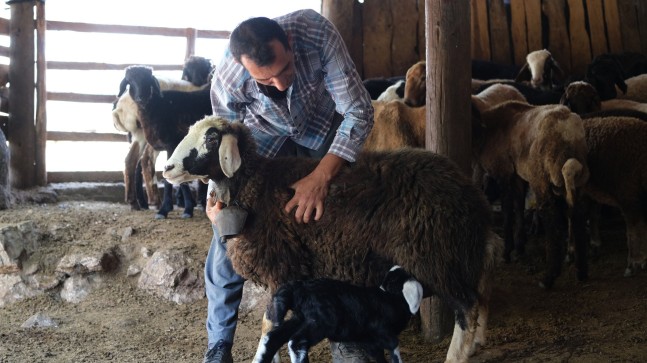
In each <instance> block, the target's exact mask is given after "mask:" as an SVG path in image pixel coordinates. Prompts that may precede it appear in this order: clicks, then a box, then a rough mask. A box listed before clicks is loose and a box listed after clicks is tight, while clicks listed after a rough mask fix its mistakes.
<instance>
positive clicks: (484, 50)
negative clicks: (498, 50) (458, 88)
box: [470, 0, 492, 61]
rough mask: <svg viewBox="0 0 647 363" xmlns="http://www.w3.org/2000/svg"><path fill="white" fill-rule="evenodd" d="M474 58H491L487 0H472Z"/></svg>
mask: <svg viewBox="0 0 647 363" xmlns="http://www.w3.org/2000/svg"><path fill="white" fill-rule="evenodd" d="M470 7H471V28H470V29H471V33H472V58H473V59H481V60H488V61H489V60H490V59H491V57H492V54H491V52H490V31H489V22H488V15H487V1H482V0H471V1H470Z"/></svg>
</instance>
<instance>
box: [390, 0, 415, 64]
mask: <svg viewBox="0 0 647 363" xmlns="http://www.w3.org/2000/svg"><path fill="white" fill-rule="evenodd" d="M416 2H417V0H397V2H396V1H391V3H390V4H391V14H392V16H393V24H398V26H394V27H393V40H392V41H391V59H392V62H391V69H392V71H391V74H392V75H394V76H397V75H402V76H404V75H405V74H406V73H407V70H408V69H409V68H410V67H411V66H412V65H414V64H415V63H416V62H418V61H419V60H420V59H421V58H420V57H419V55H418V52H417V48H418V39H416V37H415V36H414V35H415V34H417V33H418V7H417V5H416ZM385 5H386V4H385Z"/></svg>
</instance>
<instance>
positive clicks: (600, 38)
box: [586, 0, 609, 57]
mask: <svg viewBox="0 0 647 363" xmlns="http://www.w3.org/2000/svg"><path fill="white" fill-rule="evenodd" d="M586 10H587V13H588V17H589V31H590V32H591V51H592V55H591V56H592V57H595V56H598V55H600V54H604V53H608V52H609V47H608V46H607V36H606V32H605V30H604V12H603V7H602V0H586Z"/></svg>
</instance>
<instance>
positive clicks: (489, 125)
mask: <svg viewBox="0 0 647 363" xmlns="http://www.w3.org/2000/svg"><path fill="white" fill-rule="evenodd" d="M473 97H474V96H473ZM473 105H474V111H475V112H474V114H473V116H474V120H473V140H474V141H473V146H474V153H475V155H476V157H477V161H478V163H479V164H480V166H481V167H482V168H483V169H484V170H485V171H486V172H487V173H488V174H489V175H490V176H492V177H493V178H495V179H496V180H498V181H500V182H503V183H504V184H506V186H505V187H504V188H502V189H503V190H508V189H510V188H511V187H512V186H519V185H520V180H519V179H521V180H523V181H525V182H527V183H528V185H529V186H530V188H532V190H533V192H534V193H535V195H536V198H537V204H538V210H539V212H540V214H541V215H542V216H543V221H544V223H545V225H546V231H547V240H548V243H547V248H548V251H547V256H548V258H547V259H548V261H547V262H548V271H547V273H546V275H545V277H544V279H543V281H542V282H541V285H542V286H543V287H545V288H549V287H551V286H552V285H553V283H554V281H555V278H557V276H559V274H560V271H561V263H562V261H563V260H564V251H565V249H564V248H563V242H564V240H563V237H562V236H561V235H560V234H559V232H560V227H564V225H565V220H566V219H565V216H563V215H561V213H562V212H563V211H562V209H561V208H560V207H559V204H560V200H565V201H566V203H567V204H568V206H569V207H570V208H573V207H574V205H575V203H576V189H577V188H579V187H581V186H582V185H583V184H584V183H585V182H586V180H587V178H588V169H587V166H586V155H587V145H586V141H585V135H584V128H583V126H582V120H581V118H580V117H579V116H577V115H576V114H574V113H572V112H571V111H570V110H569V109H568V108H567V107H565V106H562V105H545V106H532V105H529V104H527V103H524V102H519V101H510V102H505V103H502V104H500V105H498V106H495V107H489V106H488V105H484V104H482V102H480V101H476V102H474V103H473ZM517 189H518V188H517ZM513 193H515V195H514V196H513V198H514V199H517V198H521V199H523V197H524V196H525V193H523V194H521V195H519V193H520V191H519V190H515V191H514V192H513ZM564 229H565V228H564ZM516 242H517V244H518V245H517V248H519V247H523V246H520V245H519V242H518V241H516ZM512 249H513V246H512V239H511V238H510V236H508V234H507V233H506V250H505V256H506V259H508V260H509V259H510V253H511V252H512ZM519 252H523V250H522V251H519ZM578 262H581V263H582V264H584V265H581V268H580V270H578V278H580V279H584V278H586V273H587V271H586V266H585V263H586V261H578Z"/></svg>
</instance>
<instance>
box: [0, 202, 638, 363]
mask: <svg viewBox="0 0 647 363" xmlns="http://www.w3.org/2000/svg"><path fill="white" fill-rule="evenodd" d="M154 214H155V212H154V211H153V210H148V211H131V210H130V209H129V208H128V207H127V206H126V205H125V204H119V203H106V202H88V201H84V202H59V203H54V204H45V205H35V204H23V205H19V206H16V207H14V208H12V209H10V210H5V211H0V223H7V222H18V221H24V220H32V221H34V222H36V224H37V225H38V226H39V227H40V228H41V229H42V230H45V231H50V232H49V233H48V234H46V235H45V239H44V240H43V241H42V247H41V251H40V252H39V253H43V254H47V255H49V256H54V257H50V259H54V258H57V257H60V256H62V255H63V254H64V253H65V252H66V251H67V250H68V249H69V248H70V247H71V245H72V244H85V245H92V244H97V245H103V246H105V245H119V244H122V243H123V242H121V234H122V233H121V231H122V230H123V229H125V228H127V227H132V228H133V231H134V233H133V235H132V236H131V237H130V238H129V239H128V241H127V243H128V244H131V245H132V246H134V247H137V246H146V247H148V248H149V249H151V250H152V251H154V250H156V249H158V248H163V247H166V248H168V247H172V246H175V247H178V248H182V249H183V250H184V251H186V252H187V253H188V254H189V255H191V256H192V257H194V260H195V263H196V265H197V266H198V267H197V269H198V270H201V269H202V266H203V263H204V258H205V256H206V253H207V249H208V243H209V241H210V239H211V229H210V226H209V223H208V220H207V219H206V217H205V215H204V213H203V212H201V211H198V212H196V215H195V217H194V218H193V219H189V220H183V219H181V218H180V217H179V214H180V212H179V210H178V209H177V208H176V210H175V211H173V212H172V213H171V214H170V215H169V218H168V219H166V220H154V219H153V215H154ZM602 227H603V239H604V246H603V250H602V256H601V257H600V258H599V259H598V260H596V261H594V262H592V266H591V268H590V270H591V273H590V275H591V277H590V279H589V280H588V281H586V282H585V283H579V282H577V280H576V278H575V276H574V273H573V271H572V270H571V269H570V268H569V267H566V268H565V271H564V272H563V274H562V276H561V277H560V278H559V279H558V281H557V283H556V285H555V287H554V288H553V289H552V290H550V291H544V290H542V289H540V288H539V287H538V284H537V281H539V279H540V277H541V272H542V271H543V263H542V262H541V259H539V258H537V259H534V260H533V261H529V262H524V263H513V264H508V265H505V264H504V265H502V266H500V269H499V273H498V275H497V278H496V285H495V288H494V292H493V298H492V301H491V315H490V326H489V334H488V335H489V341H488V343H487V345H486V346H485V347H483V348H481V349H480V350H479V351H478V352H477V354H476V355H475V357H474V358H472V359H471V360H470V361H471V362H645V361H647V289H646V287H647V272H644V271H643V272H641V273H640V274H639V275H638V276H635V277H632V278H624V277H622V273H623V270H624V267H625V260H626V255H627V249H626V245H625V242H624V231H623V226H622V223H621V219H619V218H618V217H617V216H615V217H613V218H611V219H610V220H607V221H606V222H605V223H604V225H603V226H602ZM61 230H62V231H65V234H64V236H65V237H64V238H61V234H60V233H59V234H54V233H51V231H61ZM535 243H536V242H535ZM532 247H533V245H532V244H531V246H530V250H531V253H534V255H535V256H540V255H541V254H540V253H539V252H537V251H538V250H537V248H536V247H537V246H536V245H535V250H534V252H532V250H533V248H532ZM126 268H127V265H123V266H121V268H120V269H119V270H118V271H117V272H115V273H112V274H110V275H107V276H104V283H103V285H102V287H101V288H99V289H97V290H95V291H94V292H92V293H91V294H90V296H89V297H88V298H87V299H86V300H85V301H83V302H81V303H78V304H72V303H67V302H64V301H62V300H61V299H60V297H58V296H57V295H56V294H54V293H51V294H44V295H41V296H38V297H35V298H29V299H25V300H22V301H20V302H18V303H14V304H11V305H8V306H5V307H4V308H0V362H3V363H5V362H12V363H13V362H20V363H22V362H124V363H126V362H200V361H201V359H202V355H203V352H204V349H205V345H206V333H205V328H204V319H205V311H206V305H207V302H206V300H205V299H202V300H200V301H198V302H196V303H192V304H187V305H178V304H176V303H173V302H169V301H164V300H162V299H161V298H158V297H154V296H151V295H149V294H147V293H145V292H143V291H142V290H139V289H138V288H137V286H136V285H137V279H136V278H135V277H126V273H125V271H126ZM38 312H41V313H43V314H46V315H48V316H50V317H51V318H53V319H54V320H55V321H56V322H57V323H58V327H57V328H48V329H45V328H30V329H23V328H21V327H20V326H21V324H23V322H25V321H26V320H27V319H28V318H29V317H31V316H32V315H34V314H36V313H38ZM260 316H261V312H260V311H258V312H254V313H250V314H248V315H246V316H242V317H241V319H240V323H239V329H238V331H237V335H236V340H235V347H234V351H233V354H234V361H235V362H249V361H251V358H252V357H253V354H254V352H255V349H256V345H257V341H258V336H259V328H258V327H259V319H260ZM401 340H402V344H401V350H402V356H403V359H404V360H405V362H442V361H443V360H444V356H445V354H446V351H447V347H448V345H449V338H445V339H444V340H443V341H441V342H440V343H438V344H431V343H427V342H425V341H424V340H423V339H422V338H421V336H420V334H419V333H417V332H416V329H415V324H412V327H411V328H410V329H408V330H406V331H405V332H404V333H403V334H402V336H401ZM284 361H288V360H284ZM311 361H312V362H330V358H329V352H328V346H327V344H320V345H318V346H317V347H315V349H313V351H312V352H311Z"/></svg>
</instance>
